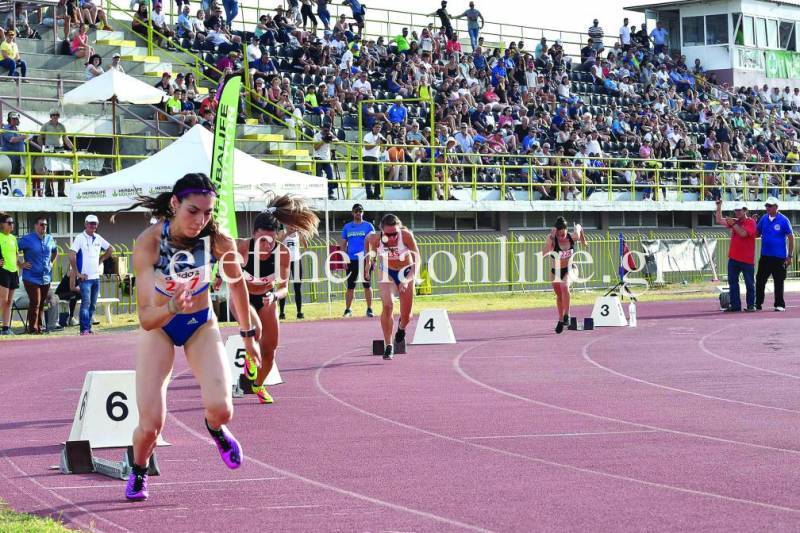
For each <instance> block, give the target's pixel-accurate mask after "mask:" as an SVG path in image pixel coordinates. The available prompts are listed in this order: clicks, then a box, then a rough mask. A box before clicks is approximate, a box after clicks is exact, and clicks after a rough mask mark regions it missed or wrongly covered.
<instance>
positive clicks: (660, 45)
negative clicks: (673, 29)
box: [650, 21, 669, 55]
mask: <svg viewBox="0 0 800 533" xmlns="http://www.w3.org/2000/svg"><path fill="white" fill-rule="evenodd" d="M667 36H669V32H668V31H667V30H665V29H664V27H663V26H662V25H661V22H660V21H659V22H656V28H655V29H654V30H653V31H651V32H650V39H652V41H653V52H654V53H655V54H656V55H658V54H660V53H662V52H666V51H667Z"/></svg>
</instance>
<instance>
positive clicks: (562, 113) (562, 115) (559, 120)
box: [552, 107, 567, 129]
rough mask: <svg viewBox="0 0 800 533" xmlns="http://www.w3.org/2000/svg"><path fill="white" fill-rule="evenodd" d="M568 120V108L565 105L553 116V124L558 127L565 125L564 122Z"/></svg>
mask: <svg viewBox="0 0 800 533" xmlns="http://www.w3.org/2000/svg"><path fill="white" fill-rule="evenodd" d="M566 122H567V110H566V109H564V108H563V107H559V108H558V114H557V115H556V116H554V117H553V121H552V124H553V126H555V127H556V128H558V129H561V128H563V127H564V124H565V123H566Z"/></svg>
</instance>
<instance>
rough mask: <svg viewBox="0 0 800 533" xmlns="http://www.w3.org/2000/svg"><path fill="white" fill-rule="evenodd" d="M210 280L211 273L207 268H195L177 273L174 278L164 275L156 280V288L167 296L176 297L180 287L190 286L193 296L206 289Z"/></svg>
mask: <svg viewBox="0 0 800 533" xmlns="http://www.w3.org/2000/svg"><path fill="white" fill-rule="evenodd" d="M210 279H211V277H210V271H209V270H208V269H207V268H205V267H203V268H193V269H191V270H185V271H183V272H176V273H175V275H174V276H172V275H163V274H162V275H161V276H160V277H159V278H157V279H156V288H157V289H158V290H159V292H161V293H163V294H166V295H167V296H174V295H175V293H176V292H177V291H178V289H179V288H180V287H182V286H184V285H189V289H190V290H191V291H192V294H197V293H198V292H199V291H201V290H203V289H205V288H206V286H207V285H208V283H209V280H210Z"/></svg>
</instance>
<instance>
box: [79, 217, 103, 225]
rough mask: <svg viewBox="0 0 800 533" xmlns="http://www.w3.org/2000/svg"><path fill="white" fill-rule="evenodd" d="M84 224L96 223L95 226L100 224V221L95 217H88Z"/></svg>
mask: <svg viewBox="0 0 800 533" xmlns="http://www.w3.org/2000/svg"><path fill="white" fill-rule="evenodd" d="M83 222H84V223H86V224H88V223H89V222H94V223H95V224H99V223H100V221H99V220H98V219H97V217H96V216H95V215H86V218H85V219H83Z"/></svg>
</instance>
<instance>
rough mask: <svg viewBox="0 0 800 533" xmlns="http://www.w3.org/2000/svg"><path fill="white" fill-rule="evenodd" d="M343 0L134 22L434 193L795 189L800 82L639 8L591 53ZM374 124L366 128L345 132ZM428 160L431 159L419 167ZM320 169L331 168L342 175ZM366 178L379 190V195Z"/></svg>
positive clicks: (293, 119) (475, 24) (193, 99)
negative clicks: (701, 47)
mask: <svg viewBox="0 0 800 533" xmlns="http://www.w3.org/2000/svg"><path fill="white" fill-rule="evenodd" d="M72 1H77V0H72ZM344 3H345V5H347V6H349V7H350V8H351V11H352V17H351V18H348V17H347V16H345V15H344V14H342V15H341V16H340V17H339V18H338V19H335V20H334V19H331V16H330V13H329V11H328V2H327V1H326V0H290V1H289V2H288V5H287V7H286V8H284V7H278V8H276V9H275V10H274V12H269V13H259V14H258V19H257V20H247V21H245V22H247V23H255V26H254V27H253V31H252V32H250V31H234V30H233V26H234V25H235V24H236V23H237V22H238V20H237V17H239V18H241V17H243V16H244V15H243V14H242V13H248V11H240V10H239V6H238V3H237V2H236V0H224V1H222V2H221V3H220V2H219V1H218V0H203V1H202V2H201V4H200V6H199V7H195V6H193V5H190V4H189V2H188V1H183V2H178V9H179V11H180V15H179V16H178V17H177V19H176V22H175V24H174V25H170V24H168V22H167V18H166V17H165V15H164V12H163V7H162V5H161V4H160V2H158V1H156V2H154V3H153V4H152V10H150V7H149V4H148V3H138V4H137V3H134V4H133V6H132V7H135V8H136V11H135V13H134V16H133V21H132V28H133V30H134V31H136V32H137V33H139V34H141V35H142V36H146V35H147V34H148V27H151V28H152V29H153V32H154V39H155V40H156V44H159V45H161V46H164V47H172V46H176V45H180V46H181V47H184V48H188V49H191V50H196V51H198V52H200V53H202V54H203V57H204V59H206V61H207V62H208V64H209V68H207V69H206V72H205V73H206V75H207V76H208V77H210V78H211V79H213V80H217V81H218V82H222V81H224V79H225V78H226V77H228V76H231V75H236V74H240V73H242V72H243V69H244V67H245V63H246V64H247V65H248V67H249V74H250V76H249V77H248V79H249V80H250V81H251V85H250V86H249V87H247V88H246V90H247V91H248V93H249V94H248V96H249V98H242V99H241V101H242V105H243V108H242V111H243V112H244V111H247V112H252V113H254V116H255V117H256V118H258V119H259V120H261V121H262V122H263V123H279V124H284V125H285V124H289V125H294V126H297V129H298V130H300V131H302V130H303V128H304V127H309V126H310V128H309V129H310V131H309V132H307V133H309V138H313V137H314V135H316V133H317V132H319V131H320V127H322V126H327V127H328V130H329V131H330V135H331V136H332V138H333V141H332V143H333V144H334V145H335V141H336V140H339V141H343V140H345V138H347V139H348V140H350V141H355V142H359V143H362V148H361V153H360V154H359V153H354V154H352V155H354V156H356V157H359V158H364V160H365V161H367V164H366V165H364V168H363V171H362V175H363V176H364V178H365V179H367V180H374V179H377V176H378V175H379V173H380V174H381V175H383V177H384V179H386V180H389V181H397V182H405V181H409V180H411V179H412V177H413V176H412V174H415V173H416V174H419V173H422V174H425V173H426V172H427V173H428V174H430V176H429V177H428V178H427V179H428V180H432V181H433V182H434V186H433V187H428V188H427V189H422V195H424V196H429V197H433V196H436V197H438V198H444V197H445V196H447V193H448V190H449V189H448V187H447V186H446V185H448V184H450V185H456V186H458V184H459V183H462V182H473V181H476V182H478V183H480V184H482V185H486V186H492V184H496V183H498V182H499V181H501V180H505V182H506V183H509V184H511V185H526V184H528V183H535V184H536V190H537V192H538V195H539V197H541V198H542V199H556V197H557V196H558V195H560V197H561V198H568V199H580V198H585V197H586V196H588V195H590V194H591V193H592V192H593V191H594V190H595V189H596V186H598V185H600V184H604V183H612V184H616V185H618V186H619V187H620V189H625V188H626V187H627V188H628V190H630V188H631V187H636V189H637V190H638V192H639V193H640V196H643V197H644V198H645V199H659V198H663V197H664V193H663V190H659V189H660V187H658V186H657V183H665V184H666V183H676V182H680V183H681V184H682V185H683V186H685V187H686V188H685V190H687V191H697V192H698V193H700V194H701V195H704V196H705V197H706V198H707V199H715V198H718V197H720V195H722V193H723V192H725V191H726V189H730V190H731V191H737V192H734V195H735V196H736V197H737V198H739V197H741V196H742V195H744V194H745V192H744V190H743V187H742V185H748V186H749V193H748V194H753V195H757V194H767V193H768V192H770V193H771V192H775V188H776V187H777V186H779V185H782V184H783V182H784V181H783V180H786V184H787V185H789V186H790V187H793V189H791V193H792V194H796V193H797V192H798V189H797V188H794V187H797V186H798V185H800V184H798V183H797V181H798V176H800V172H798V171H799V170H800V167H797V168H796V165H797V163H798V150H797V143H798V138H797V129H798V127H800V90H798V89H794V90H792V89H790V88H789V87H785V88H784V89H783V90H781V89H780V88H777V87H773V88H770V87H769V86H767V85H764V86H762V87H729V86H728V85H727V84H725V83H718V82H717V80H716V79H715V76H714V74H713V73H712V74H710V75H706V72H705V70H704V67H703V65H702V64H701V62H700V60H693V61H692V62H688V61H687V58H686V57H685V56H682V55H680V54H679V53H677V54H676V53H674V52H673V51H671V50H670V48H669V43H670V35H669V33H668V31H667V30H666V29H665V28H664V27H662V25H661V24H660V23H659V24H657V26H656V27H655V28H653V29H652V30H649V29H648V28H647V27H646V25H642V26H640V27H639V28H638V29H637V27H635V26H631V25H630V24H629V21H628V19H625V20H624V21H623V23H622V25H621V27H620V28H619V30H618V31H617V32H606V31H605V30H604V29H603V27H602V25H601V24H600V22H601V21H600V20H598V19H595V20H594V21H593V22H592V24H591V26H589V28H588V30H587V31H586V34H585V35H584V36H583V37H582V38H581V40H582V41H584V42H585V43H586V45H585V46H584V47H583V48H582V49H581V50H580V55H579V56H578V55H577V54H576V55H575V56H571V55H569V54H567V53H566V51H565V50H564V47H563V45H562V43H561V42H560V41H559V40H556V41H553V42H550V41H548V40H547V39H545V38H542V39H541V41H540V42H538V43H537V44H536V46H535V47H534V48H533V49H529V48H527V47H526V43H525V42H523V41H519V42H510V43H502V44H500V43H488V42H486V41H485V40H484V37H483V36H481V35H480V32H481V29H482V27H483V24H484V20H483V16H482V15H481V13H480V11H479V10H478V9H476V6H475V4H474V2H470V3H469V7H468V8H467V9H465V10H464V11H463V13H460V14H457V15H455V16H454V15H451V14H450V13H449V12H448V4H447V2H446V1H442V2H441V5H440V7H439V8H438V9H437V10H436V11H435V12H433V13H431V16H433V17H435V19H436V20H437V22H438V24H436V25H435V24H434V23H433V22H432V23H430V24H428V25H427V26H425V27H420V28H403V29H402V30H401V31H400V32H399V33H398V34H397V35H394V36H379V37H377V38H376V39H372V38H367V37H366V36H365V34H364V32H363V30H364V23H365V15H366V7H365V6H364V5H363V4H361V3H360V2H359V1H358V0H346V2H344ZM64 5H65V6H67V7H68V6H69V5H70V4H69V2H67V3H66V4H64ZM80 6H81V7H80V9H78V10H77V11H76V10H75V9H73V10H72V11H71V12H72V14H73V15H76V13H80V15H76V16H75V17H73V18H72V22H73V23H74V24H77V29H76V31H75V36H74V37H73V38H72V41H71V51H72V53H73V54H75V55H76V56H79V57H83V58H86V59H87V60H88V61H87V67H86V76H87V78H90V77H93V76H96V75H98V74H99V73H101V72H102V71H103V67H102V66H101V65H102V58H99V57H98V56H96V54H94V50H92V48H91V45H90V44H89V42H88V41H87V40H86V39H85V38H83V37H82V36H85V32H86V24H94V23H97V21H98V20H100V21H103V22H104V23H105V19H104V16H105V15H104V14H103V13H102V10H100V9H99V8H95V9H92V7H91V6H93V4H92V3H91V2H90V1H88V2H87V1H83V2H81V3H80ZM315 8H316V13H315V11H314V9H315ZM456 13H458V12H456ZM87 17H88V18H89V21H88V22H87V21H86V20H85V19H86V18H87ZM460 18H463V19H466V20H467V29H468V33H469V44H467V45H465V46H464V47H463V48H462V44H461V40H460V37H459V34H458V32H457V31H456V29H455V27H454V24H453V21H454V20H455V19H460ZM76 19H77V20H76ZM320 23H321V24H320ZM65 31H66V28H65ZM612 33H613V35H612ZM13 38H14V36H13V35H12V36H11V41H12V42H13ZM8 39H9V37H8V32H7V33H6V42H9V41H8ZM465 42H466V41H465ZM467 47H469V50H467V49H466V48H467ZM4 48H5V50H4ZM13 52H14V49H13V48H11V46H10V45H8V46H6V43H3V46H2V47H0V53H2V56H3V57H2V60H0V66H3V67H5V68H7V69H9V71H12V70H15V71H22V73H23V75H24V68H25V65H24V61H21V60H19V59H18V58H15V57H13ZM242 53H244V54H246V60H247V61H246V62H245V58H244V57H242V55H241V54H242ZM12 63H13V65H12ZM116 64H117V65H119V62H118V60H117V61H116ZM119 68H121V66H120V67H119ZM190 76H191V74H187V75H185V76H184V75H181V74H179V75H177V77H176V78H175V79H172V77H171V75H170V74H169V73H165V74H164V77H163V78H162V79H161V80H159V83H158V84H157V86H160V87H161V88H162V89H163V90H165V92H167V93H168V95H169V99H168V100H167V101H166V102H165V103H164V104H163V106H162V108H163V113H165V114H168V115H170V116H171V117H173V118H174V119H176V120H178V121H180V122H182V123H184V124H186V125H187V126H189V125H192V124H195V123H201V124H204V125H206V126H209V127H210V125H211V124H213V119H214V112H215V103H216V94H215V93H217V92H218V90H217V91H211V92H210V93H209V96H206V97H201V95H200V93H199V91H198V90H197V87H196V83H195V80H194V79H193V78H191V79H190ZM374 100H379V101H378V102H375V101H374ZM246 101H249V102H250V103H252V104H253V105H252V107H248V108H245V107H244V102H246ZM431 101H432V102H433V103H434V105H433V113H431V106H430V104H429V102H431ZM431 115H433V117H432V118H433V122H434V124H435V125H434V124H432V122H431ZM359 120H360V121H361V123H360V124H359V122H358V121H359ZM432 126H433V129H431V127H432ZM359 129H361V130H362V131H363V132H365V136H364V137H362V138H360V139H355V138H353V134H352V133H351V134H350V135H349V137H348V136H347V134H346V131H347V130H349V131H351V132H352V131H356V130H359ZM367 137H369V140H368V139H367ZM315 152H318V150H317V149H316V148H315ZM323 152H325V150H323ZM333 153H335V150H334V152H333ZM333 153H332V154H331V155H333ZM351 153H352V151H351ZM612 157H613V158H614V159H613V160H612V159H609V158H612ZM317 159H321V158H319V157H318V158H317ZM421 162H422V163H429V165H428V167H427V168H423V166H421V165H416V169H415V170H412V168H411V167H410V165H411V164H412V163H421ZM318 167H319V168H318V172H319V173H320V175H327V176H329V177H331V176H332V175H333V172H332V171H331V169H330V168H329V167H327V166H323V165H318ZM333 168H335V166H334V167H333ZM778 170H781V171H784V172H783V173H781V172H778ZM416 179H417V181H420V180H423V178H422V177H420V176H419V175H416ZM557 183H558V184H560V186H559V187H555V185H556V184H557ZM369 185H370V186H369V187H368V196H369V197H371V198H372V197H376V195H378V194H380V192H379V190H378V187H374V186H372V184H369ZM701 185H703V187H702V188H701V187H700V186H701ZM759 187H760V188H762V189H766V188H768V189H769V191H767V190H761V191H759V190H758V189H759Z"/></svg>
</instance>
